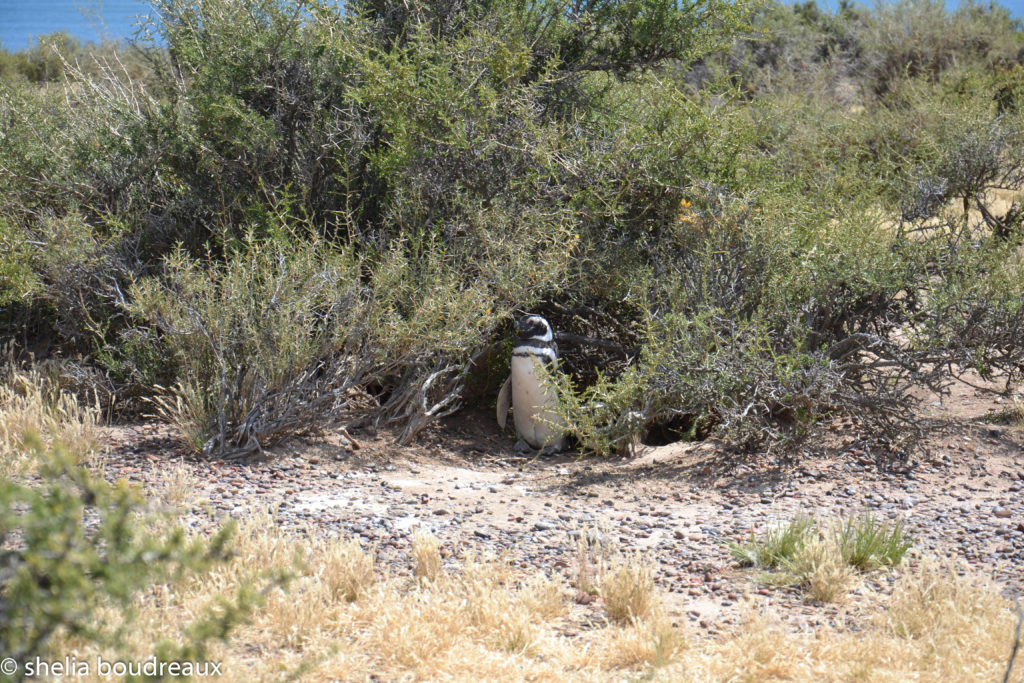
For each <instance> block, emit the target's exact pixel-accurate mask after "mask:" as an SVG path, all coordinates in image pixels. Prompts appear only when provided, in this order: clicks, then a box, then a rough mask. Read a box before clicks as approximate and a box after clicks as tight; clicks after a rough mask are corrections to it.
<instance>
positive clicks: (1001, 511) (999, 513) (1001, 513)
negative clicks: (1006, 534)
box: [992, 507, 1013, 519]
mask: <svg viewBox="0 0 1024 683" xmlns="http://www.w3.org/2000/svg"><path fill="white" fill-rule="evenodd" d="M992 514H993V515H995V516H996V517H999V518H1001V519H1007V518H1009V517H1012V516H1013V512H1012V511H1010V510H1007V509H1006V508H1004V507H997V508H996V509H995V510H993V511H992Z"/></svg>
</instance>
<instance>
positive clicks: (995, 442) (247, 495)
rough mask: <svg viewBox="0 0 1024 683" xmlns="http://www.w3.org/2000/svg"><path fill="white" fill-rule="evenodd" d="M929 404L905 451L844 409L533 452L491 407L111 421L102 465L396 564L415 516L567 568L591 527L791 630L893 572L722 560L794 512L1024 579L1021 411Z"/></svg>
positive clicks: (845, 608) (1016, 590) (694, 590)
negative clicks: (254, 433) (894, 526)
mask: <svg viewBox="0 0 1024 683" xmlns="http://www.w3.org/2000/svg"><path fill="white" fill-rule="evenodd" d="M927 405H928V410H929V412H930V413H931V415H929V417H941V418H944V419H947V420H950V423H949V425H948V426H947V427H945V428H944V429H941V430H939V431H936V432H934V433H933V434H932V435H931V436H930V437H929V439H928V441H927V448H926V449H925V450H924V451H923V452H922V453H921V454H920V455H918V456H916V457H912V458H910V459H909V460H899V459H895V458H893V457H892V456H891V454H890V453H888V451H887V450H886V449H884V448H879V447H878V444H877V443H873V442H872V441H871V440H870V439H866V438H864V435H862V434H858V433H857V432H856V430H855V429H853V428H852V427H850V426H849V425H841V424H837V425H835V426H834V427H833V428H832V429H831V430H830V431H829V432H828V434H827V436H826V437H825V438H824V439H823V440H822V442H821V443H820V444H808V445H807V447H805V448H804V449H803V450H801V451H800V452H798V453H793V454H790V457H789V458H787V459H786V461H785V462H778V461H777V459H774V458H773V459H771V462H755V460H758V458H754V457H751V456H738V455H730V454H728V453H726V452H725V451H724V450H723V449H721V448H718V447H717V446H716V444H714V443H710V442H706V443H702V444H682V443H680V444H672V445H669V446H664V447H660V448H648V449H646V450H645V451H644V452H642V453H641V454H640V455H639V456H638V457H635V458H632V459H623V458H616V459H594V458H591V459H577V458H573V457H557V458H549V459H544V460H536V459H528V458H523V457H522V456H518V455H516V454H514V453H513V451H512V449H511V446H512V441H511V439H507V438H505V437H503V436H502V435H500V434H498V433H497V431H496V428H495V427H494V426H493V424H492V420H489V419H488V415H487V414H469V415H463V416H461V417H460V418H459V419H458V420H456V421H452V422H450V423H448V424H446V425H442V426H441V427H439V428H438V429H436V430H434V431H432V432H430V433H428V434H427V435H426V436H425V437H424V438H423V439H421V442H420V443H419V444H418V445H416V446H414V447H409V448H400V447H396V446H395V445H394V443H393V441H392V439H391V437H390V435H388V434H385V433H380V434H373V433H368V432H365V431H364V432H359V433H354V434H353V436H354V437H355V438H356V440H357V441H359V444H360V448H359V449H358V450H352V449H351V448H350V447H348V445H347V442H346V441H345V440H344V439H341V438H332V437H331V436H325V437H324V438H321V439H317V440H315V441H311V440H296V441H293V442H291V443H289V444H285V445H283V446H281V447H279V448H277V449H275V452H274V453H273V454H272V455H271V457H269V458H267V459H265V460H263V461H262V462H252V463H245V464H233V463H226V462H220V461H215V460H207V459H203V458H196V457H193V456H186V455H185V454H184V452H183V451H182V449H181V447H180V446H179V445H177V442H176V440H175V439H174V438H173V435H172V434H171V433H170V431H169V429H168V428H167V427H165V426H161V425H139V426H133V427H120V428H112V429H111V430H110V439H111V448H110V451H109V453H107V454H106V455H105V456H102V458H103V459H102V466H103V468H104V469H105V472H106V474H107V476H108V477H109V478H112V479H116V478H120V477H125V478H127V479H129V480H130V481H136V482H139V483H141V484H142V485H143V487H144V488H145V489H146V490H147V491H148V492H150V493H151V496H152V500H153V502H154V505H158V506H159V505H161V504H164V503H167V504H171V505H178V506H183V509H184V510H186V511H187V512H186V514H185V515H184V517H183V519H184V521H185V523H186V524H188V525H190V526H192V527H193V528H195V529H198V530H204V529H212V528H213V527H214V526H215V525H216V524H217V523H218V522H219V521H220V520H222V519H223V518H225V517H236V518H241V517H246V516H247V515H250V514H252V513H254V512H259V511H270V512H271V514H272V516H273V518H274V520H275V522H276V524H278V525H280V526H281V527H283V528H286V529H294V530H295V531H296V533H316V534H324V535H328V536H337V535H339V534H351V535H355V536H360V537H362V538H363V539H364V540H365V541H367V542H368V543H377V544H379V547H380V557H381V559H382V560H383V561H384V562H386V563H387V564H388V565H389V567H390V568H391V571H393V572H394V573H398V574H401V573H403V572H407V571H408V569H407V566H408V557H407V555H408V549H409V545H410V536H411V534H412V533H414V532H415V531H416V530H417V529H423V530H430V531H432V532H433V533H434V534H435V535H437V537H438V538H439V539H440V540H441V541H442V543H443V549H444V550H443V552H444V554H446V555H448V556H455V555H457V554H459V553H461V552H463V551H465V550H467V549H470V548H478V549H481V550H484V551H486V552H489V553H494V554H503V555H505V556H506V557H508V559H509V560H510V561H511V562H512V563H513V564H515V565H518V566H520V567H522V568H524V569H539V570H543V571H547V572H553V573H561V574H564V575H565V576H566V577H567V578H568V579H569V580H573V579H574V578H575V577H576V575H577V573H578V572H579V567H578V561H577V554H576V552H575V549H576V545H577V543H576V540H577V539H578V537H579V534H580V533H587V534H594V533H597V534H599V535H600V538H601V540H602V542H603V543H604V544H605V545H606V546H609V547H612V546H614V547H617V548H619V549H621V550H624V551H638V552H641V553H643V554H644V556H645V557H646V558H647V559H649V560H650V561H651V562H652V563H653V564H654V566H655V567H656V577H657V582H658V585H659V586H660V588H661V589H662V590H663V591H664V592H666V593H667V594H668V596H669V604H670V606H671V609H672V613H673V614H674V615H675V616H677V617H678V618H679V619H680V620H684V619H685V620H689V621H692V622H693V623H694V625H696V626H699V627H700V628H701V629H703V630H704V632H706V633H708V634H713V633H714V632H716V631H719V630H724V629H729V628H731V627H732V626H733V625H736V624H738V623H740V621H741V620H742V616H743V615H742V612H743V610H745V609H748V607H745V606H744V603H745V602H747V600H743V599H741V598H743V597H744V596H747V597H748V598H749V600H752V601H753V602H754V604H755V605H765V606H772V607H774V608H775V610H776V611H777V612H778V613H779V615H780V616H781V618H782V619H783V621H784V622H786V623H787V624H789V625H790V626H791V627H792V628H793V629H797V630H800V629H808V628H813V627H814V626H816V625H818V624H820V623H824V622H843V621H849V622H851V623H852V622H855V621H857V620H859V619H860V618H862V617H863V616H864V614H865V613H867V612H869V611H871V610H872V609H873V608H874V606H875V604H876V602H877V600H878V598H879V596H880V595H884V594H885V593H886V592H887V591H888V589H889V587H890V586H891V584H892V581H893V580H894V577H893V576H892V575H890V574H887V573H886V572H884V571H878V572H873V573H871V574H869V575H867V576H866V577H865V578H864V580H863V581H862V583H861V585H860V586H859V587H858V588H857V589H856V590H855V591H854V594H853V595H852V596H851V598H850V599H849V600H846V601H844V602H841V603H840V604H838V605H835V604H831V605H816V604H811V603H808V602H807V601H806V600H805V597H804V594H803V593H802V591H799V590H796V589H789V588H767V587H764V586H762V585H760V584H758V583H757V574H756V572H753V571H751V570H743V569H739V568H738V567H737V566H736V564H735V563H734V562H733V561H732V560H731V558H730V556H729V553H728V550H727V545H726V544H727V543H728V542H729V541H738V540H745V539H747V538H749V536H750V534H751V532H755V533H756V532H759V531H763V530H764V529H766V528H769V527H770V526H771V525H774V524H776V523H778V522H780V521H789V520H790V519H792V518H793V517H794V516H796V515H798V514H810V515H813V516H815V517H816V518H818V519H819V520H829V519H835V518H841V517H848V516H851V515H860V514H862V513H863V512H864V511H871V512H872V514H874V515H876V516H877V517H879V518H881V519H886V520H889V521H899V522H900V523H902V524H903V525H904V526H905V527H906V528H907V529H908V530H909V531H910V533H911V534H912V535H913V537H914V539H915V544H916V547H917V548H919V549H920V550H922V551H932V550H934V551H938V552H940V553H942V554H944V555H953V556H956V557H961V558H963V559H965V560H966V562H967V563H969V564H972V565H975V566H978V567H980V568H982V569H983V570H984V571H986V572H987V573H990V574H991V576H992V577H993V578H994V579H995V581H996V582H997V583H998V584H999V585H1000V587H1001V589H1002V590H1003V592H1004V593H1005V594H1006V595H1007V596H1008V597H1014V596H1018V595H1022V594H1024V428H1022V427H1021V426H1020V425H1019V424H1008V425H1000V424H998V422H999V421H998V420H995V421H993V420H991V419H989V420H987V421H986V420H984V419H982V418H983V417H984V416H985V415H992V414H994V413H996V412H998V411H999V410H1001V409H1002V407H1003V405H1004V404H1000V403H994V402H992V401H991V399H984V398H981V397H979V396H975V395H974V393H973V390H971V389H969V388H966V387H962V388H960V389H958V390H957V391H955V392H954V393H953V395H952V396H950V397H947V398H946V399H945V400H943V401H941V402H939V401H933V402H929V403H928V404H927ZM993 422H994V423H993ZM765 459H766V458H763V457H762V458H760V460H765ZM911 561H913V560H911ZM595 609H596V608H595Z"/></svg>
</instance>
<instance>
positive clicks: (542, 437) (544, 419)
mask: <svg viewBox="0 0 1024 683" xmlns="http://www.w3.org/2000/svg"><path fill="white" fill-rule="evenodd" d="M542 365H543V359H542V358H541V357H537V356H530V355H522V356H520V355H513V356H512V364H511V368H510V369H511V380H512V406H513V409H512V414H513V417H514V418H515V424H516V432H517V433H518V434H519V436H520V437H521V438H522V439H523V440H524V441H526V442H527V443H529V444H530V445H531V446H533V447H534V448H543V447H545V446H549V445H552V444H553V443H555V442H558V441H560V440H561V437H562V430H561V429H557V428H556V427H555V425H557V424H558V423H559V419H558V413H557V412H556V410H555V408H556V407H557V405H558V395H557V394H556V392H555V388H554V387H553V386H551V383H550V382H549V381H548V380H547V377H546V376H545V372H544V368H543V367H542Z"/></svg>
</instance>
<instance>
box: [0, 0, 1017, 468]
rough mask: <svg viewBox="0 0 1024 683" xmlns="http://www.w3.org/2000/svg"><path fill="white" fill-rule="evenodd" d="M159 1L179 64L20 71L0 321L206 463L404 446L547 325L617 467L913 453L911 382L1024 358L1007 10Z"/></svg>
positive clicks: (593, 444) (164, 60)
mask: <svg viewBox="0 0 1024 683" xmlns="http://www.w3.org/2000/svg"><path fill="white" fill-rule="evenodd" d="M156 7H157V10H158V14H159V16H160V20H159V22H158V23H155V24H152V25H150V26H147V27H143V29H142V32H141V34H140V35H141V36H142V38H143V39H144V38H145V36H146V35H147V32H148V34H149V35H154V36H158V37H159V38H160V40H161V42H162V44H165V45H166V46H167V47H166V48H156V47H153V46H152V45H147V44H146V43H145V42H144V40H143V42H142V43H141V44H140V45H139V46H137V47H135V48H132V50H133V51H132V52H130V57H131V59H128V58H127V57H126V58H125V59H121V55H122V54H126V55H127V54H129V53H126V52H117V51H116V50H115V51H114V52H112V53H108V52H104V51H103V50H108V51H109V50H110V49H111V48H110V47H109V46H107V47H103V48H102V49H101V48H90V47H88V46H85V47H83V46H76V47H75V50H77V51H78V52H77V53H76V54H77V55H78V58H77V61H74V60H72V59H69V58H68V56H66V57H65V59H64V60H63V61H62V62H61V64H62V71H61V73H60V74H59V76H55V78H58V81H57V82H44V83H42V84H36V83H34V82H30V81H29V80H27V79H25V78H22V77H21V76H17V77H12V76H9V75H3V76H2V79H3V80H2V81H0V126H2V129H0V130H2V134H0V183H3V185H4V186H5V187H6V190H7V191H6V192H5V195H4V197H3V199H2V200H0V243H2V244H3V245H4V246H9V249H5V250H4V252H3V255H2V256H0V305H2V306H3V309H2V312H0V324H2V326H3V330H4V331H5V332H4V334H5V335H8V336H11V337H15V336H17V337H18V338H19V339H20V340H21V346H22V347H27V346H28V344H27V343H26V340H29V339H32V340H39V339H52V340H53V344H52V347H53V350H54V351H55V352H59V353H63V354H66V355H73V354H80V355H81V356H82V360H81V362H82V363H83V364H94V365H97V366H99V367H101V368H102V369H103V370H104V371H105V372H106V373H107V374H108V375H109V378H110V382H112V384H113V385H114V386H115V387H116V394H117V396H118V398H119V402H118V410H120V411H122V412H124V413H129V412H131V411H138V410H145V409H147V408H146V406H149V407H150V409H151V407H152V405H154V403H155V405H156V406H157V407H158V409H159V411H160V412H162V413H164V414H165V415H167V416H168V417H170V418H172V419H174V420H175V421H176V422H178V423H179V424H180V425H181V426H182V428H183V429H184V431H185V433H186V434H187V435H188V439H189V441H190V442H191V443H192V444H193V445H194V446H195V447H196V448H203V449H205V450H207V451H209V452H218V453H228V454H234V455H246V454H250V453H253V452H258V451H259V450H261V449H262V448H264V447H265V446H267V445H269V444H270V443H272V442H273V441H274V440H275V439H277V438H279V437H281V436H284V435H286V434H291V433H296V432H301V431H304V430H310V429H316V428H319V427H322V426H325V425H327V424H330V423H331V422H332V421H334V420H338V419H351V420H353V421H354V420H360V419H364V418H369V419H371V420H374V421H376V422H377V423H378V424H382V425H383V424H389V425H392V426H394V427H395V428H396V430H397V432H398V435H399V438H400V440H402V441H408V440H411V439H413V438H415V436H416V435H417V434H418V433H419V432H420V431H421V430H422V429H423V428H424V427H425V426H427V425H428V424H430V423H431V422H432V421H435V420H437V419H439V418H441V417H443V416H445V415H450V414H453V413H454V412H456V411H457V410H459V409H460V407H461V406H462V405H463V404H464V403H466V402H469V401H477V400H481V397H484V396H487V395H488V394H487V392H486V389H487V387H494V386H497V383H499V382H500V375H501V374H502V373H503V372H504V370H505V367H507V365H506V363H507V353H508V346H507V343H506V340H507V335H508V330H509V322H510V319H511V317H513V315H514V314H516V313H517V312H521V311H527V310H529V311H533V312H540V313H543V314H545V315H546V316H548V318H549V319H550V320H551V321H552V323H553V324H554V326H555V328H556V330H559V331H560V332H562V333H563V337H562V341H563V349H564V353H563V356H564V359H565V362H564V363H563V368H564V369H565V370H566V375H564V376H562V377H557V378H555V380H556V381H557V382H558V383H559V385H560V387H561V391H562V395H563V398H564V401H563V404H564V410H565V413H566V414H565V417H566V420H567V423H568V424H571V425H573V428H572V431H573V432H574V434H575V435H576V437H577V438H578V440H579V441H580V443H581V444H582V445H583V446H584V448H585V449H587V450H588V451H593V452H597V453H607V452H613V451H623V450H628V449H630V448H631V447H632V446H633V445H635V444H636V443H637V442H638V441H639V440H643V439H647V440H658V439H672V438H699V437H702V436H705V435H707V434H711V433H716V434H719V435H721V436H722V437H724V438H727V439H729V440H731V441H733V442H734V443H737V444H741V445H756V444H765V443H768V444H771V443H780V442H785V441H787V440H793V439H799V438H802V437H804V436H806V435H807V434H808V433H809V432H810V430H811V429H812V428H813V426H814V425H815V424H817V423H819V422H821V421H822V420H826V419H828V418H830V417H832V416H836V415H841V414H847V415H854V416H857V417H858V418H860V419H862V420H864V421H866V422H868V423H869V424H871V425H874V426H875V427H876V428H880V429H884V430H885V432H884V433H886V434H888V435H889V436H890V437H891V438H893V439H895V438H896V437H899V436H907V435H911V434H912V433H913V430H908V429H907V427H908V425H910V424H911V423H910V422H908V420H910V418H911V416H912V408H913V398H912V396H911V394H910V393H909V390H910V389H911V388H912V387H913V386H914V385H920V384H925V385H928V386H930V387H932V388H935V389H939V390H941V389H942V388H943V387H944V386H946V385H947V384H948V383H949V382H950V381H952V380H953V379H954V378H955V377H956V376H957V375H958V374H959V373H961V372H963V371H965V370H968V369H970V370H976V371H978V372H980V373H981V374H982V375H983V376H985V377H994V376H999V377H1000V378H1001V379H1003V380H1004V381H1006V382H1008V383H1012V382H1014V381H1016V380H1017V379H1018V376H1019V373H1020V369H1021V367H1024V366H1022V363H1021V353H1022V350H1021V347H1020V345H1019V343H1018V342H1017V340H1018V339H1020V338H1021V332H1022V331H1024V330H1022V329H1021V323H1022V320H1024V316H1022V311H1021V303H1020V301H1021V296H1020V295H1021V292H1022V286H1021V285H1022V270H1021V264H1020V258H1019V250H1018V246H1019V243H1020V236H1021V233H1020V229H1021V228H1020V226H1021V222H1022V218H1021V216H1022V213H1024V211H1022V209H1021V208H1020V203H1019V202H1017V203H1014V201H1013V199H1012V198H1013V197H1016V196H1019V195H1015V194H1013V193H1019V192H1020V190H1021V186H1022V183H1024V176H1022V171H1021V166H1020V159H1022V158H1024V155H1022V154H1021V151H1022V150H1021V146H1022V142H1024V139H1022V130H1024V127H1022V125H1021V124H1022V120H1021V116H1022V115H1021V112H1020V111H1019V109H1018V106H1017V102H1018V99H1019V94H1020V91H1021V88H1022V87H1024V86H1021V83H1022V81H1021V75H1022V73H1024V70H1022V69H1021V57H1020V55H1021V54H1024V53H1022V52H1021V50H1022V48H1024V39H1022V35H1021V34H1022V32H1021V27H1020V26H1019V25H1018V24H1017V23H1015V22H1013V21H1012V20H1010V19H1009V17H1008V15H1007V14H1006V12H1005V11H1004V10H1002V9H1001V8H999V7H996V6H985V7H982V6H977V5H965V6H964V7H962V8H961V9H959V10H957V11H956V12H948V11H947V10H945V9H944V8H943V7H942V6H941V4H937V3H933V2H927V1H922V0H916V1H909V2H900V3H897V4H894V5H883V6H880V7H879V8H877V9H874V10H867V9H863V8H854V7H852V6H850V5H847V4H843V5H842V6H841V7H840V8H839V10H838V11H837V12H835V13H829V12H826V11H823V10H821V9H819V8H817V6H815V5H814V4H813V3H805V4H802V5H797V6H788V5H781V4H780V5H775V4H767V5H760V6H758V7H756V8H755V7H754V6H753V5H747V4H746V3H724V2H720V1H719V0H702V1H699V2H693V3H675V2H666V1H664V0H630V1H618V2H611V1H609V2H593V3H582V4H580V3H560V2H543V3H497V2H432V1H427V0H421V1H420V2H413V3H409V2H402V3H398V2H387V1H380V2H377V1H374V2H353V3H351V4H349V5H346V7H345V11H338V9H337V7H336V6H335V5H334V4H333V3H326V2H323V3H322V2H319V1H314V0H308V1H307V0H249V1H247V2H244V3H239V2H229V1H227V0H202V1H201V2H187V3H186V2H182V1H180V0H159V1H158V2H157V3H156ZM894 31H903V32H904V33H905V35H903V37H902V38H901V39H900V40H893V39H892V36H893V34H894V33H893V32H894ZM940 39H941V40H940ZM69 49H70V48H68V49H66V50H65V52H68V50H69ZM90 50H92V51H91V52H90ZM92 57H96V59H91V58H92ZM19 58H24V59H29V60H30V61H32V60H37V59H41V57H40V56H38V55H34V53H33V54H28V55H23V56H22V57H19ZM2 63H4V64H6V63H7V61H3V62H2ZM0 73H2V74H8V71H2V72H0ZM50 78H51V77H50V76H47V77H46V79H43V80H44V81H45V80H47V79H50ZM37 80H38V79H37ZM56 86H62V87H56ZM1000 193H1003V194H1000ZM1007 193H1009V194H1007ZM1006 196H1009V197H1010V198H1011V199H1010V201H1009V204H1008V205H1004V204H1006V201H1005V197H1006ZM58 247H61V248H59V249H58ZM147 401H148V403H147Z"/></svg>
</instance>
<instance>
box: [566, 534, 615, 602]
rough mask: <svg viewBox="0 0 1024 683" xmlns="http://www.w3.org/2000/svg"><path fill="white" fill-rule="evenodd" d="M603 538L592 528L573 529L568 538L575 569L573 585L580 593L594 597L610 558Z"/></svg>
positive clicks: (603, 536)
mask: <svg viewBox="0 0 1024 683" xmlns="http://www.w3.org/2000/svg"><path fill="white" fill-rule="evenodd" d="M605 537H606V534H603V533H602V532H601V531H600V530H599V529H597V528H594V527H583V528H582V529H574V530H573V532H572V535H571V536H570V538H571V539H572V548H571V554H572V562H573V566H574V568H575V572H574V573H575V578H574V579H573V585H574V586H575V587H576V589H577V590H578V591H580V592H582V593H587V594H590V595H596V594H597V592H598V582H599V579H600V576H601V574H602V573H603V571H604V568H605V565H606V564H607V563H608V559H609V556H610V548H609V547H607V544H606V543H605V541H604V539H605Z"/></svg>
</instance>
